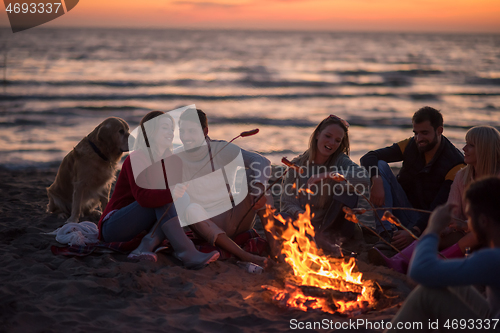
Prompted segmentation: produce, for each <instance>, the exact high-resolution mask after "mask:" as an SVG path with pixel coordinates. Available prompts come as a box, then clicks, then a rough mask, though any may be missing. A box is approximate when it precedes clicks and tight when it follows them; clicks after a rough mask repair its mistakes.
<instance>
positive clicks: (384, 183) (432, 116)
mask: <svg viewBox="0 0 500 333" xmlns="http://www.w3.org/2000/svg"><path fill="white" fill-rule="evenodd" d="M412 123H413V133H414V134H415V135H414V136H413V137H412V138H409V139H406V140H403V141H400V142H397V143H394V144H393V145H392V146H390V147H386V148H381V149H377V150H375V151H370V152H368V153H367V154H365V155H364V156H363V157H362V158H361V165H363V166H364V167H365V168H366V169H367V170H368V171H369V172H370V178H371V180H372V187H371V191H370V200H371V201H372V202H373V204H374V205H376V206H379V207H380V206H383V207H413V208H418V209H425V210H433V209H434V208H436V207H437V206H439V205H442V204H444V203H445V202H446V201H447V199H448V193H449V192H450V187H451V184H452V183H453V179H454V178H455V174H456V173H457V172H458V170H460V169H461V168H462V167H464V156H463V154H462V153H461V152H460V151H459V150H458V149H457V148H456V147H455V146H454V145H453V144H452V143H451V142H450V141H449V140H448V139H447V138H446V137H445V136H444V135H443V116H442V115H441V113H440V112H439V111H438V110H436V109H434V108H431V107H429V106H425V107H423V108H421V109H420V110H418V111H417V112H415V114H414V115H413V118H412ZM400 161H402V162H403V165H402V167H401V170H400V171H399V174H398V175H397V177H395V176H394V174H393V173H392V170H391V169H390V167H389V165H388V164H387V163H391V162H400ZM378 214H379V216H381V215H382V214H383V211H382V210H381V211H379V212H378ZM393 214H394V215H395V216H396V217H398V218H399V220H400V221H401V222H402V223H403V224H404V225H405V226H406V227H407V228H410V229H412V231H413V232H414V233H415V234H416V235H420V233H422V231H423V230H424V229H425V227H426V226H427V220H428V217H429V215H428V214H423V213H418V212H414V211H408V210H394V212H393ZM382 223H383V226H382V225H381V224H380V223H378V225H377V231H378V232H379V233H380V235H381V236H382V237H384V239H386V240H388V241H391V242H392V244H393V245H394V246H395V247H397V248H399V249H403V248H405V247H407V246H408V245H409V244H410V243H411V242H412V241H413V238H412V237H411V235H410V234H409V233H408V232H406V231H404V230H396V231H394V232H393V230H392V225H391V223H389V222H388V221H382Z"/></svg>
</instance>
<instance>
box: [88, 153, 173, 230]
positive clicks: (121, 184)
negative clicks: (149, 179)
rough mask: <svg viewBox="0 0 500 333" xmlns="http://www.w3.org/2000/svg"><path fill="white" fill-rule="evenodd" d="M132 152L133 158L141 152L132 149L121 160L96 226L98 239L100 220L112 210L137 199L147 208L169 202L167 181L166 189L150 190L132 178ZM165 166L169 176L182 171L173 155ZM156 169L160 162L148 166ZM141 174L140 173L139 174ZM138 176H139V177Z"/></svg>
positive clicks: (170, 199) (159, 166) (170, 197)
mask: <svg viewBox="0 0 500 333" xmlns="http://www.w3.org/2000/svg"><path fill="white" fill-rule="evenodd" d="M132 154H134V158H137V157H139V158H141V157H142V156H141V155H142V152H139V151H134V152H132V153H131V154H130V155H129V156H127V158H126V159H125V161H124V162H123V166H122V169H121V171H120V174H119V176H118V180H117V181H116V184H115V189H114V191H113V194H112V195H111V199H110V200H109V202H108V204H107V205H106V208H105V209H104V212H103V213H102V215H101V219H100V220H99V224H98V228H99V239H100V240H102V230H101V227H102V222H103V220H104V218H105V217H106V216H107V215H108V214H109V213H110V212H112V211H115V210H118V209H121V208H123V207H126V206H128V205H130V204H131V203H133V202H134V201H137V202H138V203H139V205H141V206H142V207H148V208H156V207H161V206H164V205H166V204H168V203H171V202H172V201H173V200H172V194H171V193H170V190H169V189H168V183H166V184H165V185H166V189H158V190H151V189H146V188H143V187H141V186H139V185H137V183H136V180H135V178H134V172H133V170H132V163H131V160H130V157H131V156H132ZM165 166H166V167H168V168H169V178H170V177H171V175H175V174H178V175H176V178H177V177H179V178H178V179H180V175H179V174H181V173H182V161H181V159H180V158H178V157H177V156H175V155H172V156H170V157H169V158H168V163H165ZM151 169H156V170H161V171H160V172H162V171H163V167H162V163H161V162H157V163H155V164H154V165H153V166H152V167H150V168H148V170H151ZM142 175H143V174H142V173H141V176H142ZM141 176H139V177H141Z"/></svg>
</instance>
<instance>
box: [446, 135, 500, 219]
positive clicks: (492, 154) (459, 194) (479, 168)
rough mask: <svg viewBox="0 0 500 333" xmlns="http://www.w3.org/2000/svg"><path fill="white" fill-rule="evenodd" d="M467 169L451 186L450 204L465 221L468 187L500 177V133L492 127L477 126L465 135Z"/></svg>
mask: <svg viewBox="0 0 500 333" xmlns="http://www.w3.org/2000/svg"><path fill="white" fill-rule="evenodd" d="M463 150H464V162H465V164H467V166H466V167H465V168H463V169H462V170H460V171H459V172H458V173H457V175H456V176H455V180H454V182H453V184H452V186H451V190H450V195H449V196H448V203H452V204H454V205H455V206H457V208H456V209H455V211H454V214H455V216H456V217H458V218H460V219H462V220H465V219H466V217H465V207H464V203H463V195H464V192H465V189H466V188H467V186H468V185H469V184H470V183H471V182H472V181H474V180H479V179H481V178H484V177H488V176H495V175H500V132H499V131H498V130H497V129H496V128H494V127H492V126H475V127H472V128H471V129H469V130H468V131H467V134H466V135H465V146H464V148H463Z"/></svg>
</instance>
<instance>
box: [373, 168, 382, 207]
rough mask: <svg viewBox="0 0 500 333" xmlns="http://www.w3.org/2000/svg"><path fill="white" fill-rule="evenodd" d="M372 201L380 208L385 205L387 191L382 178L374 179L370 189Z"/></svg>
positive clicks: (376, 177) (375, 177)
mask: <svg viewBox="0 0 500 333" xmlns="http://www.w3.org/2000/svg"><path fill="white" fill-rule="evenodd" d="M370 201H371V202H372V203H373V204H374V205H375V206H378V207H381V206H383V205H384V201H385V191H384V181H383V180H382V177H381V176H374V177H372V188H371V189H370Z"/></svg>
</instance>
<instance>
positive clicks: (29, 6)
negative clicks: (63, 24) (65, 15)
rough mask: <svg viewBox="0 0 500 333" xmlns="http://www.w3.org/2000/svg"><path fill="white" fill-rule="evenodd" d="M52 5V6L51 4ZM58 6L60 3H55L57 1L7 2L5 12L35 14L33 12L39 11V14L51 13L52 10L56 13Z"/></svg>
mask: <svg viewBox="0 0 500 333" xmlns="http://www.w3.org/2000/svg"><path fill="white" fill-rule="evenodd" d="M52 5H54V6H52ZM59 7H61V3H60V2H59V3H57V2H54V3H50V2H49V3H42V2H40V3H38V4H37V3H33V2H32V3H15V4H12V3H9V5H8V6H7V8H6V9H5V11H6V12H8V13H15V14H19V13H23V14H26V13H31V14H35V13H39V14H44V13H46V14H50V13H52V11H54V13H57V11H58V10H59Z"/></svg>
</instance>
